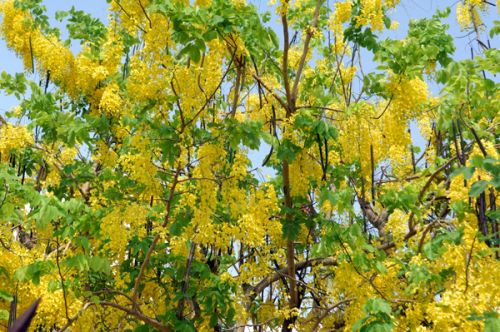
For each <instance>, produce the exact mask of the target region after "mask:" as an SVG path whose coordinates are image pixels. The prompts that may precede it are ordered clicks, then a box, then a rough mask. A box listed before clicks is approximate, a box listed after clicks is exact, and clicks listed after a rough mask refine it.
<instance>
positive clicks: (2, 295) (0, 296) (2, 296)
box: [0, 289, 14, 302]
mask: <svg viewBox="0 0 500 332" xmlns="http://www.w3.org/2000/svg"><path fill="white" fill-rule="evenodd" d="M0 299H2V300H4V301H8V302H10V301H12V300H13V299H14V298H13V297H12V295H10V294H9V293H7V292H6V291H4V290H1V289H0Z"/></svg>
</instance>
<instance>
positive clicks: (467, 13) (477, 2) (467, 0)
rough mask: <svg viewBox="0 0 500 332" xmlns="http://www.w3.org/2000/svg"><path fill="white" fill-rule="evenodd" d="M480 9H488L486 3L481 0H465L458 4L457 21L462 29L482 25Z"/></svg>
mask: <svg viewBox="0 0 500 332" xmlns="http://www.w3.org/2000/svg"><path fill="white" fill-rule="evenodd" d="M479 10H481V11H484V10H486V7H485V3H484V2H483V1H481V0H464V1H463V2H459V3H458V4H457V9H456V15H457V21H458V24H459V25H460V28H461V29H462V30H466V29H468V28H471V27H473V26H475V27H479V26H481V23H482V21H481V16H480V15H479Z"/></svg>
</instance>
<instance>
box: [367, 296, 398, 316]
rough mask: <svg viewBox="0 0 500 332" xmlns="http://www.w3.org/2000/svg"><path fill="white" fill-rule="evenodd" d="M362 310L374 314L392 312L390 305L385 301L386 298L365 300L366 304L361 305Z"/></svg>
mask: <svg viewBox="0 0 500 332" xmlns="http://www.w3.org/2000/svg"><path fill="white" fill-rule="evenodd" d="M363 309H364V311H365V312H367V313H371V314H375V313H379V312H382V313H385V314H390V313H391V312H392V308H391V305H390V304H389V303H387V301H386V300H384V299H379V298H375V299H368V301H366V304H365V305H364V307H363Z"/></svg>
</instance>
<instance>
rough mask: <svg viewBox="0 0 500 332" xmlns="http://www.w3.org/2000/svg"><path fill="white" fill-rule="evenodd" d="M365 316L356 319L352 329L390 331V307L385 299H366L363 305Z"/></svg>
mask: <svg viewBox="0 0 500 332" xmlns="http://www.w3.org/2000/svg"><path fill="white" fill-rule="evenodd" d="M363 311H364V313H365V317H364V318H362V319H360V320H358V321H357V322H356V323H355V324H354V325H353V327H352V331H360V332H389V331H392V329H393V327H394V323H393V322H392V318H391V313H392V308H391V306H390V305H389V303H387V301H385V300H383V299H379V298H375V299H368V301H366V304H365V305H364V307H363Z"/></svg>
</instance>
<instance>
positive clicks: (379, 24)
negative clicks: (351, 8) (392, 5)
mask: <svg viewBox="0 0 500 332" xmlns="http://www.w3.org/2000/svg"><path fill="white" fill-rule="evenodd" d="M355 19H356V24H357V26H368V25H369V26H370V28H371V29H372V30H374V31H377V30H383V29H384V9H383V7H382V0H361V13H360V14H359V15H358V16H356V18H355Z"/></svg>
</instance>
